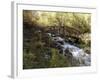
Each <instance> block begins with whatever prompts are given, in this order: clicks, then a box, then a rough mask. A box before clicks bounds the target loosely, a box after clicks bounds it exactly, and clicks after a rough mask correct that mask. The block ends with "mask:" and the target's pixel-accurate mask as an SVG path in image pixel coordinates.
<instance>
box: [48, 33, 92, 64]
mask: <svg viewBox="0 0 100 80" xmlns="http://www.w3.org/2000/svg"><path fill="white" fill-rule="evenodd" d="M49 35H50V36H51V34H50V33H49ZM52 40H53V41H55V42H56V43H57V45H59V46H60V47H62V50H63V55H65V54H67V53H65V51H66V49H67V50H68V51H69V52H70V54H71V55H72V57H73V58H74V60H76V61H78V66H90V65H91V55H90V54H87V53H86V52H84V50H83V49H80V48H78V47H76V46H74V45H71V44H69V43H67V42H65V40H64V39H63V38H61V37H57V36H53V37H52ZM59 42H60V43H59ZM70 54H69V55H70Z"/></svg>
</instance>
